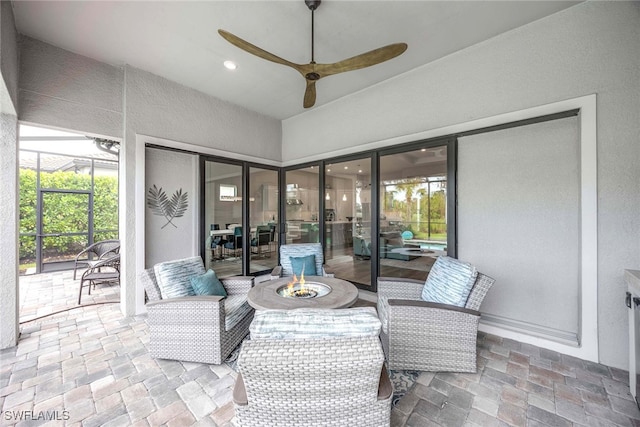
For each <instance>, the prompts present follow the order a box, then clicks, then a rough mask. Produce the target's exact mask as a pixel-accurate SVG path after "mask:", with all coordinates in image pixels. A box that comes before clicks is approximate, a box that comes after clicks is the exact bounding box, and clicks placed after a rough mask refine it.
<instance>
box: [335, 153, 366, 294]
mask: <svg viewBox="0 0 640 427" xmlns="http://www.w3.org/2000/svg"><path fill="white" fill-rule="evenodd" d="M324 204H325V230H326V236H327V242H326V250H325V262H326V263H327V265H328V266H329V267H330V269H331V270H332V271H333V272H334V274H335V276H336V277H338V278H340V279H344V280H348V281H350V282H353V283H358V284H361V285H366V286H371V211H372V207H371V159H370V158H362V159H356V160H350V161H346V162H340V163H333V164H328V165H327V166H326V170H325V190H324Z"/></svg>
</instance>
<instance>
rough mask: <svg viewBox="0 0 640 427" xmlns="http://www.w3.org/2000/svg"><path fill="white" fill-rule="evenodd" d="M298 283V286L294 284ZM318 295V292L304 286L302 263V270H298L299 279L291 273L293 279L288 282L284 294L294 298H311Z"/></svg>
mask: <svg viewBox="0 0 640 427" xmlns="http://www.w3.org/2000/svg"><path fill="white" fill-rule="evenodd" d="M296 285H298V286H296ZM316 295H318V292H316V291H314V290H313V289H309V288H308V287H305V280H304V265H303V266H302V271H301V272H300V279H298V277H297V276H296V275H295V273H294V274H293V280H292V281H291V282H289V284H288V285H287V291H286V295H285V296H288V297H296V298H313V297H315V296H316Z"/></svg>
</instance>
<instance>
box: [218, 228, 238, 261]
mask: <svg viewBox="0 0 640 427" xmlns="http://www.w3.org/2000/svg"><path fill="white" fill-rule="evenodd" d="M223 246H224V249H226V251H225V252H226V253H227V254H233V256H234V257H237V256H238V251H239V250H242V227H240V226H236V227H234V228H233V237H232V240H229V241H228V242H226V243H225V244H224V245H223Z"/></svg>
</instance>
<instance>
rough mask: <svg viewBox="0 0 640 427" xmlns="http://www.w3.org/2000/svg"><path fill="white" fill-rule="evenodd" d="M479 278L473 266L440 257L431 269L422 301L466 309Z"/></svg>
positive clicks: (446, 257)
mask: <svg viewBox="0 0 640 427" xmlns="http://www.w3.org/2000/svg"><path fill="white" fill-rule="evenodd" d="M477 277H478V270H476V268H475V267H474V266H473V265H471V264H469V263H466V262H462V261H458V260H457V259H455V258H450V257H448V256H440V257H438V259H437V260H436V262H435V263H434V264H433V266H432V267H431V271H430V272H429V276H428V277H427V281H426V282H425V284H424V288H423V289H422V299H423V300H424V301H430V302H437V303H441V304H450V305H456V306H458V307H464V306H465V305H466V303H467V299H468V298H469V293H470V292H471V288H473V285H474V284H475V283H476V278H477Z"/></svg>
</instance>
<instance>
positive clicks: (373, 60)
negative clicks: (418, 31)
mask: <svg viewBox="0 0 640 427" xmlns="http://www.w3.org/2000/svg"><path fill="white" fill-rule="evenodd" d="M405 50H407V44H406V43H394V44H390V45H387V46H383V47H380V48H378V49H374V50H371V51H369V52H366V53H363V54H360V55H356V56H354V57H352V58H348V59H344V60H342V61H338V62H334V63H333V64H316V67H315V69H316V72H317V73H319V74H320V75H321V76H322V77H326V76H330V75H332V74H338V73H344V72H346V71H353V70H359V69H360V68H366V67H370V66H372V65H376V64H379V63H381V62H384V61H388V60H389V59H392V58H395V57H396V56H398V55H401V54H402V53H404V51H405Z"/></svg>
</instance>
